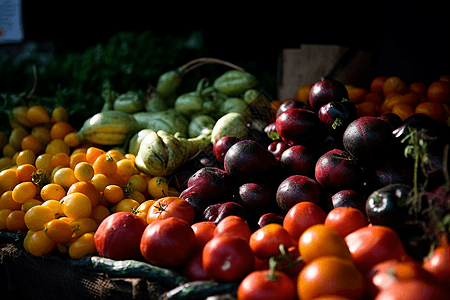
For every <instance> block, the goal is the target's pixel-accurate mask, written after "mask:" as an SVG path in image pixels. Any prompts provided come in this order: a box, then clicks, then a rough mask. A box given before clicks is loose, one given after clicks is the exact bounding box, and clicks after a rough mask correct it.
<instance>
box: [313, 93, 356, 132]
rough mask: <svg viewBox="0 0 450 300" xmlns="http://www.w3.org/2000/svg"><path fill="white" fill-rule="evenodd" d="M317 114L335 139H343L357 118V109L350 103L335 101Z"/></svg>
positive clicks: (323, 107)
mask: <svg viewBox="0 0 450 300" xmlns="http://www.w3.org/2000/svg"><path fill="white" fill-rule="evenodd" d="M317 114H318V116H319V119H320V121H321V122H322V124H324V125H325V128H326V129H327V131H328V133H329V134H330V135H331V136H333V137H336V138H339V139H342V135H343V134H344V131H345V129H346V128H347V126H348V124H350V123H351V122H352V121H353V120H355V118H356V107H355V104H353V103H352V102H349V101H345V102H334V101H333V102H330V103H327V104H325V105H324V106H322V107H321V108H320V110H319V112H318V113H317Z"/></svg>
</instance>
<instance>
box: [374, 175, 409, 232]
mask: <svg viewBox="0 0 450 300" xmlns="http://www.w3.org/2000/svg"><path fill="white" fill-rule="evenodd" d="M411 190H412V187H411V186H410V185H407V184H404V183H394V184H389V185H387V186H384V187H382V188H380V189H378V190H376V191H374V192H373V193H372V194H370V196H369V198H367V200H366V215H367V217H368V218H369V221H370V222H371V223H372V224H373V225H383V226H387V227H390V228H392V229H393V230H395V231H396V232H398V233H399V232H401V231H402V230H405V229H407V228H408V221H412V220H413V216H412V215H411V214H409V212H408V207H407V206H406V205H405V202H406V200H407V199H408V197H409V194H410V192H411Z"/></svg>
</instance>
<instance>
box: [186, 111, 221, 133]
mask: <svg viewBox="0 0 450 300" xmlns="http://www.w3.org/2000/svg"><path fill="white" fill-rule="evenodd" d="M215 124H216V120H215V119H213V118H212V117H210V116H207V115H200V116H197V117H195V118H194V119H192V121H191V122H190V123H189V127H188V135H189V137H190V138H193V137H197V136H199V135H201V134H206V133H208V132H210V131H211V130H212V129H213V128H214V125H215Z"/></svg>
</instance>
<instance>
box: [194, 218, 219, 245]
mask: <svg viewBox="0 0 450 300" xmlns="http://www.w3.org/2000/svg"><path fill="white" fill-rule="evenodd" d="M191 228H192V230H194V234H195V238H196V239H197V247H198V249H203V247H204V246H205V245H206V243H207V242H208V241H209V240H210V239H212V238H213V236H214V230H215V229H216V224H214V223H213V222H210V221H202V222H197V223H194V224H192V225H191Z"/></svg>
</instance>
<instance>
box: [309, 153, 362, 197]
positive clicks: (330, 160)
mask: <svg viewBox="0 0 450 300" xmlns="http://www.w3.org/2000/svg"><path fill="white" fill-rule="evenodd" d="M362 174H363V169H362V167H361V165H360V164H359V162H358V161H357V160H356V159H354V158H353V157H352V156H351V155H350V153H348V152H347V151H345V150H341V149H333V150H330V151H328V152H327V153H325V154H324V155H322V156H321V157H320V158H319V159H318V160H317V163H316V166H315V177H316V180H317V182H318V183H319V184H320V185H321V186H322V187H324V188H326V189H330V190H342V189H351V188H354V187H355V186H356V185H357V184H358V183H361V182H362Z"/></svg>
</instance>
